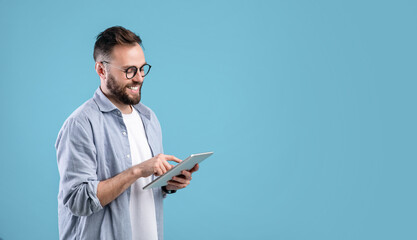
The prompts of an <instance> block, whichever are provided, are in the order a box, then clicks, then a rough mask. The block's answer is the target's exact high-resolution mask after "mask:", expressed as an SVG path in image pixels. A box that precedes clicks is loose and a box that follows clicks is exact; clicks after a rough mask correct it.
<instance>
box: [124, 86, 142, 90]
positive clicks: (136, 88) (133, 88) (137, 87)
mask: <svg viewBox="0 0 417 240" xmlns="http://www.w3.org/2000/svg"><path fill="white" fill-rule="evenodd" d="M127 88H129V89H132V90H133V91H137V90H138V89H139V86H136V87H127Z"/></svg>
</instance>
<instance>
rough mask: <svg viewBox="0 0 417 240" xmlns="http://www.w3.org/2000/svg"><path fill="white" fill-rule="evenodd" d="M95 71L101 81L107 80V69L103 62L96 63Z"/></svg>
mask: <svg viewBox="0 0 417 240" xmlns="http://www.w3.org/2000/svg"><path fill="white" fill-rule="evenodd" d="M95 69H96V72H97V74H98V76H99V77H100V79H105V78H106V69H105V68H104V65H103V64H102V63H101V62H96V65H95Z"/></svg>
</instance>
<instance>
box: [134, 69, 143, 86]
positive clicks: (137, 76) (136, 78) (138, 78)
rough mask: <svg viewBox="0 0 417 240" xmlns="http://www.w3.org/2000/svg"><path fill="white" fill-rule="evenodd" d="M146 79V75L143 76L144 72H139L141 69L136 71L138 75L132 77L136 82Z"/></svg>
mask: <svg viewBox="0 0 417 240" xmlns="http://www.w3.org/2000/svg"><path fill="white" fill-rule="evenodd" d="M144 79H145V78H144V77H142V74H140V72H139V71H138V72H137V73H136V75H135V76H134V77H133V78H132V80H133V81H134V82H139V83H142V82H143V80H144Z"/></svg>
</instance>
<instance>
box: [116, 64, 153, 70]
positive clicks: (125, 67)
mask: <svg viewBox="0 0 417 240" xmlns="http://www.w3.org/2000/svg"><path fill="white" fill-rule="evenodd" d="M145 64H148V63H147V62H145V63H144V64H142V66H140V67H136V66H134V65H130V66H122V68H124V69H125V70H127V69H128V68H130V67H136V68H137V69H139V68H141V67H143V66H144V65H145Z"/></svg>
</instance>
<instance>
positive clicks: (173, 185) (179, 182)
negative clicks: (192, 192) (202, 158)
mask: <svg viewBox="0 0 417 240" xmlns="http://www.w3.org/2000/svg"><path fill="white" fill-rule="evenodd" d="M198 169H199V166H198V163H197V164H196V165H195V166H194V167H193V168H192V169H191V170H189V171H187V170H183V171H182V172H181V175H178V176H175V177H173V178H172V180H169V181H168V185H167V186H166V189H167V190H169V191H171V190H178V189H182V188H185V187H187V186H188V185H189V184H190V181H191V179H192V177H191V175H192V174H193V172H196V171H198Z"/></svg>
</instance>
